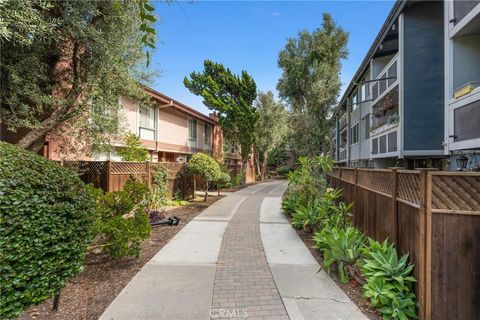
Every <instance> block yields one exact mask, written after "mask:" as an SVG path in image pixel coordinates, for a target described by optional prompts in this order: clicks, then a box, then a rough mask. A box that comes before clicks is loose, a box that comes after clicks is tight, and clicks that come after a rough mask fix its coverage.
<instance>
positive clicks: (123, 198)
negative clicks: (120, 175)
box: [90, 177, 151, 258]
mask: <svg viewBox="0 0 480 320" xmlns="http://www.w3.org/2000/svg"><path fill="white" fill-rule="evenodd" d="M90 191H91V194H92V195H95V196H96V221H95V232H96V233H97V234H99V235H101V237H97V238H100V239H101V240H102V243H101V244H100V245H97V246H96V247H102V248H103V250H104V251H105V252H106V253H107V254H109V255H110V256H112V257H115V258H118V257H124V256H133V257H138V256H139V254H140V244H141V243H142V240H144V239H146V238H148V236H149V235H150V230H151V227H150V220H149V212H147V211H146V210H145V209H146V207H147V204H148V198H149V196H150V195H149V188H148V186H147V185H145V184H144V183H142V182H140V181H139V180H138V179H135V178H133V177H132V178H131V179H129V180H128V181H127V183H126V184H125V186H124V189H123V191H115V192H109V193H105V194H104V193H103V191H101V190H100V191H99V189H95V188H93V187H90Z"/></svg>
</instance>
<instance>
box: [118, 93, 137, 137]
mask: <svg viewBox="0 0 480 320" xmlns="http://www.w3.org/2000/svg"><path fill="white" fill-rule="evenodd" d="M120 104H121V105H122V106H123V113H122V117H123V118H124V119H123V120H124V121H125V126H126V127H125V129H126V131H127V132H128V131H130V132H133V133H135V134H138V121H137V117H138V105H137V104H135V103H134V102H133V101H132V100H130V99H128V98H124V97H122V98H120Z"/></svg>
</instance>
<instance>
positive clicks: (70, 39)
mask: <svg viewBox="0 0 480 320" xmlns="http://www.w3.org/2000/svg"><path fill="white" fill-rule="evenodd" d="M145 3H146V2H145V1H143V2H142V5H141V6H140V5H139V2H138V1H134V0H127V1H95V0H85V1H68V0H66V1H40V0H25V1H16V0H7V1H2V2H1V3H0V7H1V8H0V9H1V10H2V19H1V20H2V21H1V22H0V42H1V46H2V55H1V59H2V60H1V65H0V71H1V72H0V80H1V83H2V90H1V91H0V99H1V101H2V108H1V118H2V124H3V125H4V126H5V127H6V128H7V129H8V130H11V131H17V133H18V134H19V135H20V139H19V141H18V142H16V144H17V145H18V146H21V147H23V148H27V149H30V150H34V151H36V150H38V149H40V148H41V146H42V145H43V144H44V141H45V139H46V137H47V135H49V134H52V135H55V136H56V137H60V138H63V139H64V140H65V143H69V142H70V143H71V142H73V141H75V142H76V145H75V149H76V150H79V151H80V152H87V153H88V152H90V151H92V150H94V149H95V147H101V146H105V145H108V144H109V142H110V141H111V140H112V139H114V138H115V137H117V135H118V133H119V128H120V122H121V112H120V109H121V106H120V105H119V103H118V98H119V97H120V96H125V97H130V98H134V99H138V100H139V101H142V102H144V103H147V101H148V100H147V96H146V94H145V93H144V92H143V90H142V88H141V86H140V85H139V82H145V81H148V80H149V77H150V75H151V72H146V71H145V69H144V66H145V58H146V53H145V50H144V41H143V40H145V41H146V42H147V43H152V41H151V37H152V35H151V30H150V29H147V30H146V31H142V30H140V29H141V25H142V24H143V25H144V26H146V27H148V28H150V27H149V24H146V22H145V19H147V20H148V19H150V20H151V16H152V14H151V13H147V11H148V9H151V8H147V7H146V5H145ZM140 8H143V9H144V10H145V8H147V11H144V12H143V14H142V12H141V9H140ZM3 9H5V11H3ZM148 12H150V11H148ZM4 13H5V14H4ZM149 23H151V22H149ZM149 31H150V32H149ZM145 32H148V34H149V35H150V36H149V35H147V34H144V33H145ZM145 36H146V38H145ZM33 66H34V67H33ZM65 132H68V135H67V134H65ZM60 140H61V141H63V140H62V139H60ZM92 147H93V149H92Z"/></svg>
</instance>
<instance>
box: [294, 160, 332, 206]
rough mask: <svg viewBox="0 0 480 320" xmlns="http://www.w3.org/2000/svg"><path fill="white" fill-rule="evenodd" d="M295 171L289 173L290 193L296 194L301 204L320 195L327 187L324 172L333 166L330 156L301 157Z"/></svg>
mask: <svg viewBox="0 0 480 320" xmlns="http://www.w3.org/2000/svg"><path fill="white" fill-rule="evenodd" d="M298 160H299V163H298V166H297V168H296V169H295V171H292V172H290V173H288V174H287V178H288V184H289V194H292V193H294V194H296V195H297V196H298V201H299V202H300V203H301V204H307V203H309V202H311V201H313V200H314V199H315V198H317V197H320V196H321V195H322V194H323V192H324V191H325V188H326V180H325V177H324V174H325V172H326V171H330V170H331V168H332V160H331V159H330V158H329V157H324V156H318V157H314V158H309V157H300V158H299V159H298Z"/></svg>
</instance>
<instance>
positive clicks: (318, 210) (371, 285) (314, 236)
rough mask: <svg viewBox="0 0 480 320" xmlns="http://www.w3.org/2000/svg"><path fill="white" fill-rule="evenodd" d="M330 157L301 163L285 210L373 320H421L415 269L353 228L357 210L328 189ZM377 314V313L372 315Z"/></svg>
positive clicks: (328, 269)
mask: <svg viewBox="0 0 480 320" xmlns="http://www.w3.org/2000/svg"><path fill="white" fill-rule="evenodd" d="M331 168H332V162H331V159H329V158H326V157H321V156H319V157H315V158H307V157H301V158H299V165H298V167H297V168H296V169H295V171H292V172H290V173H288V175H287V176H288V180H289V188H288V190H287V194H286V195H285V197H284V199H283V202H282V208H283V210H284V212H285V213H286V215H287V216H288V217H289V219H290V221H291V224H292V226H293V227H295V228H296V229H298V230H299V235H300V237H301V238H302V239H303V241H304V242H305V244H306V245H307V247H308V248H310V250H311V251H312V254H313V255H314V257H315V258H316V259H317V261H318V263H319V264H320V265H321V269H323V270H325V271H326V272H327V273H329V274H330V275H331V276H332V278H333V279H334V281H335V282H337V284H338V285H339V286H340V287H341V288H342V289H343V290H344V292H345V293H346V294H347V295H348V296H349V297H350V298H351V299H352V300H353V301H354V302H355V303H356V304H357V305H358V307H359V308H360V309H361V310H362V311H363V312H364V313H365V314H366V315H368V317H370V318H371V319H379V318H381V317H383V319H399V320H407V319H416V318H418V316H417V307H418V303H417V298H416V295H415V293H414V288H413V284H414V283H415V282H416V279H415V278H414V277H413V275H412V271H413V267H414V266H413V264H411V263H410V262H409V261H408V258H409V257H408V254H406V255H403V256H400V255H399V254H398V252H397V249H396V248H395V245H394V244H391V243H389V242H388V240H385V241H384V242H381V243H380V242H378V241H375V240H374V239H371V238H369V237H368V236H366V235H365V234H364V233H363V232H362V231H361V230H360V229H358V228H357V227H355V226H354V225H353V223H352V219H351V217H352V214H351V208H352V206H353V204H347V203H344V202H341V201H339V200H340V197H341V195H342V190H336V189H333V188H328V185H327V182H326V179H325V172H328V171H330V170H331ZM373 308H374V309H373Z"/></svg>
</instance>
